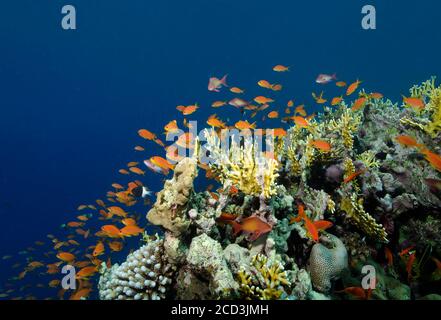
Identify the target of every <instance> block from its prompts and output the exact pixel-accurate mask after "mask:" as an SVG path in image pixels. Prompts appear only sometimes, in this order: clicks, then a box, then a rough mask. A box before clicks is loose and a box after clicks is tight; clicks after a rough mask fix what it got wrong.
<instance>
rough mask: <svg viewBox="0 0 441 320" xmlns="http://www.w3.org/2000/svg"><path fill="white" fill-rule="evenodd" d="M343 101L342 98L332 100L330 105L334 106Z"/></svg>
mask: <svg viewBox="0 0 441 320" xmlns="http://www.w3.org/2000/svg"><path fill="white" fill-rule="evenodd" d="M342 101H343V96H340V97H334V98H332V101H331V105H332V106H336V105H338V104H340V103H341V102H342Z"/></svg>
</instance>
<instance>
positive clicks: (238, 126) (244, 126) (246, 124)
mask: <svg viewBox="0 0 441 320" xmlns="http://www.w3.org/2000/svg"><path fill="white" fill-rule="evenodd" d="M234 127H235V128H236V129H238V130H247V129H255V128H256V123H255V122H254V123H252V124H251V123H249V122H248V121H247V120H245V121H244V120H240V121H237V122H236V123H235V125H234Z"/></svg>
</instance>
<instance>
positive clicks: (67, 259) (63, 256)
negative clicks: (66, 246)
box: [57, 252, 75, 263]
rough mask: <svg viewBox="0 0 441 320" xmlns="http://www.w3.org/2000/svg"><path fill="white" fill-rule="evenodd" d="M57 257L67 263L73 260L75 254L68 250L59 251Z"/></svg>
mask: <svg viewBox="0 0 441 320" xmlns="http://www.w3.org/2000/svg"><path fill="white" fill-rule="evenodd" d="M57 258H58V259H60V260H61V261H64V262H67V263H69V262H71V261H73V260H75V256H74V255H73V254H72V253H70V252H59V253H58V254H57Z"/></svg>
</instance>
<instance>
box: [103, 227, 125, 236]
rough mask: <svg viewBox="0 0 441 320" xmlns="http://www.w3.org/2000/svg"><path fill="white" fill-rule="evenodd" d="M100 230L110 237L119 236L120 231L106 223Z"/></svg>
mask: <svg viewBox="0 0 441 320" xmlns="http://www.w3.org/2000/svg"><path fill="white" fill-rule="evenodd" d="M101 231H103V232H104V234H105V235H106V236H108V237H110V238H119V237H121V232H120V231H119V229H118V228H117V227H115V226H114V225H111V224H108V225H105V226H102V227H101Z"/></svg>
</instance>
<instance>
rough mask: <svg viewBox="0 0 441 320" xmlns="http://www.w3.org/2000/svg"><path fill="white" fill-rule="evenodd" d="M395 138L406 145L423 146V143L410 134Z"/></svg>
mask: <svg viewBox="0 0 441 320" xmlns="http://www.w3.org/2000/svg"><path fill="white" fill-rule="evenodd" d="M395 140H396V141H397V142H398V143H399V144H401V145H402V146H405V147H421V146H422V145H421V144H419V143H418V142H417V141H416V139H415V138H413V137H411V136H408V135H400V136H397V137H396V138H395Z"/></svg>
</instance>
